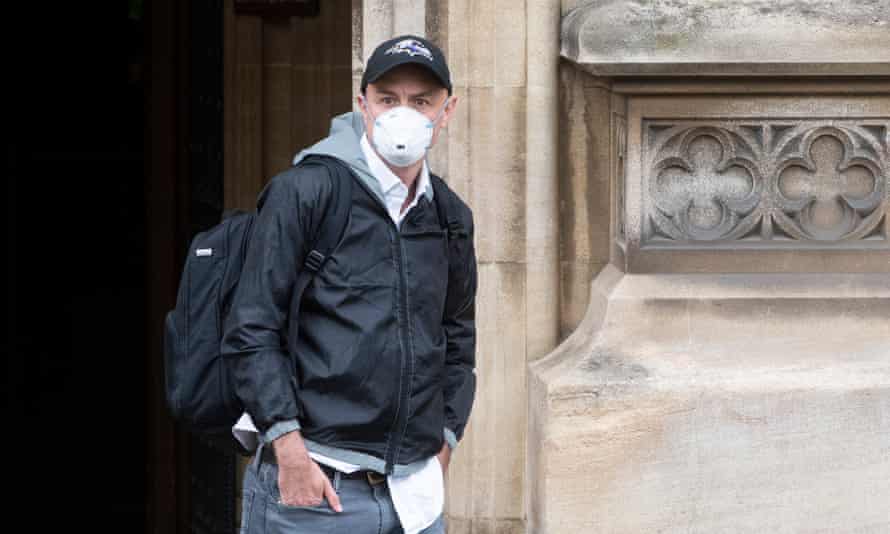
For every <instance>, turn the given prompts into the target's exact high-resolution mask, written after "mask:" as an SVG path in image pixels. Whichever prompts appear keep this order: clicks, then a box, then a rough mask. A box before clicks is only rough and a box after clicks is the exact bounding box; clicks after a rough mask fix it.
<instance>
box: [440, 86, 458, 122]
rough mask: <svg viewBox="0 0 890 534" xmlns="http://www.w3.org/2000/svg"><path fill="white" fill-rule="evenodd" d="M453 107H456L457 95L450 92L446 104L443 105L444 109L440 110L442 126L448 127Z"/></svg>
mask: <svg viewBox="0 0 890 534" xmlns="http://www.w3.org/2000/svg"><path fill="white" fill-rule="evenodd" d="M455 108H457V95H454V94H452V95H451V98H450V99H449V100H448V104H446V105H445V110H444V111H443V112H442V128H447V127H448V121H449V120H450V119H451V115H452V114H453V113H454V110H455Z"/></svg>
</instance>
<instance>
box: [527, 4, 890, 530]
mask: <svg viewBox="0 0 890 534" xmlns="http://www.w3.org/2000/svg"><path fill="white" fill-rule="evenodd" d="M563 7H564V9H565V12H564V18H563V25H562V55H563V57H564V58H566V59H567V63H566V64H565V65H564V66H563V68H562V74H561V80H562V84H563V85H562V95H564V96H563V100H562V102H561V108H562V110H563V113H562V117H563V120H566V121H567V123H566V124H567V128H568V130H569V132H570V134H569V135H570V137H569V138H568V139H563V140H561V151H562V154H563V155H564V157H565V158H566V160H565V162H564V163H563V166H564V168H565V169H566V173H564V176H563V178H562V183H564V184H577V185H575V186H573V187H574V189H573V190H574V191H577V192H581V191H593V190H596V189H598V188H599V189H600V190H606V189H608V191H609V195H608V198H609V202H608V206H609V215H608V218H607V220H608V222H607V223H600V224H596V223H592V224H591V222H592V220H591V219H585V218H590V217H592V215H591V214H592V213H594V212H597V213H599V211H597V210H595V209H593V208H592V206H594V205H595V204H594V203H595V202H598V201H599V202H600V203H601V204H600V206H606V203H604V202H603V198H602V197H592V198H589V199H588V200H587V202H586V203H585V202H582V201H580V200H578V199H577V196H576V197H570V196H566V194H565V193H567V192H568V189H566V188H563V189H562V190H561V202H562V205H566V204H565V203H566V202H569V203H570V204H569V205H571V206H572V207H573V208H572V209H573V211H572V213H573V216H571V217H569V218H568V219H567V220H568V221H569V222H571V223H573V224H574V225H575V226H568V225H567V226H565V227H564V228H563V229H561V230H564V231H566V232H569V233H570V235H576V234H577V233H578V230H577V227H578V226H583V225H584V224H588V226H589V227H590V228H595V229H598V230H600V231H602V230H603V226H602V225H603V224H605V225H606V226H607V227H608V228H609V230H608V232H606V233H603V234H602V235H601V236H600V237H599V238H598V239H597V238H595V237H594V235H595V233H596V232H597V230H593V229H591V230H588V234H587V239H586V240H585V239H583V238H582V239H578V240H577V241H576V243H577V244H589V246H590V250H597V249H596V248H595V247H596V245H597V244H599V245H602V244H603V243H604V242H605V241H608V243H609V244H608V248H609V251H610V258H609V262H608V264H606V266H605V267H604V268H603V269H602V270H601V271H599V272H598V273H597V274H596V276H595V277H594V278H593V283H592V285H591V286H590V287H589V289H590V291H589V293H588V294H587V295H586V298H584V297H580V296H576V297H575V298H574V301H573V302H574V304H571V305H569V306H568V308H569V309H572V310H575V311H574V312H573V314H572V315H573V316H577V315H575V314H577V313H578V310H582V309H583V310H584V311H583V313H582V314H581V316H583V318H582V319H581V322H580V324H579V325H578V327H577V328H576V329H575V330H574V331H573V332H572V333H571V334H570V335H569V337H568V338H567V339H566V340H565V341H564V342H562V343H561V344H560V345H559V347H557V348H556V350H554V351H553V352H552V353H551V354H549V355H548V356H547V357H545V358H543V359H540V360H537V361H535V362H533V363H532V364H531V367H530V374H529V379H530V381H529V405H530V413H529V429H528V432H529V435H530V448H529V451H530V457H529V466H530V474H529V482H530V493H531V499H530V503H531V506H530V508H529V516H528V527H529V531H530V532H573V531H574V532H612V533H625V532H626V533H637V532H684V533H686V532H703V533H704V532H751V533H755V532H756V533H759V532H870V533H871V532H875V533H877V532H884V531H887V530H888V529H890V508H888V507H887V506H886V505H885V504H884V503H886V502H890V484H888V480H890V477H888V475H890V454H888V451H890V449H888V445H890V441H888V439H887V436H888V435H890V411H888V406H890V358H888V356H890V322H888V320H887V317H888V316H890V315H888V312H890V293H888V290H890V241H888V238H890V226H888V210H890V193H888V187H890V160H888V155H890V148H888V147H890V122H888V119H887V117H888V116H890V79H888V78H887V74H888V70H887V67H888V65H890V32H887V31H880V29H881V28H884V26H885V25H886V21H887V16H888V11H887V6H886V4H885V3H880V2H862V3H857V4H856V5H852V4H842V3H839V2H770V3H763V2H757V1H747V2H733V3H729V2H715V1H705V0H702V1H689V2H657V3H648V2H633V1H620V0H616V1H613V2H593V1H588V2H584V1H568V0H567V1H564V2H563ZM804 11H805V13H804ZM865 12H868V13H869V16H867V17H864V18H863V13H865ZM779 30H782V31H779ZM839 33H843V34H844V36H843V39H841V40H843V41H844V42H855V46H854V47H852V48H851V47H846V48H843V50H841V49H840V48H835V46H834V45H835V43H837V42H840V41H841V40H837V39H834V37H833V36H837V35H839ZM758 50H760V51H762V52H763V53H756V52H757V51H758ZM849 74H859V75H860V76H859V77H857V78H851V77H849V76H848V75H849ZM607 139H608V141H607ZM601 183H608V184H610V185H609V187H608V188H607V187H605V186H600V185H599V184H601ZM585 188H586V189H585ZM564 235H565V234H564ZM574 250H581V249H580V247H579V246H578V245H576V246H575V247H574ZM600 250H601V249H600ZM581 278H582V276H581V275H579V276H578V277H577V283H578V285H579V286H580V285H581V284H582V282H581V280H580V279H581ZM566 280H567V279H564V282H565V281H566ZM566 287H567V286H564V290H565V288H566ZM564 294H565V293H564ZM569 302H570V301H566V302H565V303H564V306H566V305H567V304H569ZM563 320H564V321H565V320H566V316H565V315H564V316H563ZM571 323H574V321H571Z"/></svg>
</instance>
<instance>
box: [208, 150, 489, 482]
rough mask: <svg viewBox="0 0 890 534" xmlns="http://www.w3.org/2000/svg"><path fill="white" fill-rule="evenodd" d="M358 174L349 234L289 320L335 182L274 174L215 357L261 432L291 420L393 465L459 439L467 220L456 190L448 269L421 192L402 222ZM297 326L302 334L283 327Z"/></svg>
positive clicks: (469, 264) (467, 375) (311, 175)
mask: <svg viewBox="0 0 890 534" xmlns="http://www.w3.org/2000/svg"><path fill="white" fill-rule="evenodd" d="M353 178H354V180H355V182H354V184H355V186H354V187H353V188H352V190H353V193H352V194H353V203H352V206H351V212H350V216H349V219H348V222H347V225H346V228H345V230H344V235H343V238H342V240H341V241H340V243H339V245H338V246H337V248H336V249H335V250H334V251H333V252H332V253H331V254H330V256H329V257H328V260H327V261H326V262H325V263H324V265H323V267H322V269H321V270H320V271H319V272H318V273H317V274H316V275H315V277H314V279H313V280H312V282H311V283H310V284H309V286H308V287H307V288H306V291H305V293H304V296H303V300H302V302H301V305H300V307H299V310H300V311H299V315H298V316H297V317H289V310H290V307H291V302H290V300H291V294H292V292H293V288H294V282H295V280H296V277H297V272H298V270H299V269H300V267H301V266H302V265H303V262H304V259H305V256H306V254H307V253H308V252H309V250H310V249H309V248H308V244H307V236H312V235H317V232H318V228H319V223H320V220H321V217H322V214H323V213H324V210H325V207H326V206H327V203H328V202H329V201H330V199H331V197H332V194H331V191H332V188H331V178H330V176H329V175H328V173H327V170H326V169H325V168H324V167H321V166H306V167H294V168H291V169H289V170H288V171H286V172H284V173H282V174H279V175H277V176H275V177H274V178H272V180H271V182H270V183H269V184H268V186H267V188H266V190H265V198H264V199H263V204H262V206H261V207H260V209H259V211H258V217H257V219H256V221H255V223H254V229H253V234H252V236H251V240H250V243H249V250H248V255H247V258H246V260H245V263H244V266H243V272H242V274H241V278H240V281H239V285H238V287H237V289H236V292H235V295H234V297H233V302H232V306H231V311H230V312H229V314H228V316H227V318H226V322H225V326H224V339H223V353H224V355H225V356H226V358H228V359H229V362H230V364H231V368H232V370H233V374H234V377H235V391H236V394H237V396H238V397H239V399H240V400H241V402H242V403H243V404H244V406H245V409H246V411H247V412H248V413H249V414H250V415H251V417H252V418H253V421H254V424H255V425H256V426H257V428H258V429H259V430H260V431H261V432H265V431H266V430H268V429H269V428H270V427H271V426H272V425H274V424H275V423H277V422H281V421H288V420H293V419H296V420H298V421H299V425H300V429H301V433H302V435H303V437H304V438H305V439H306V441H307V444H310V443H311V444H314V445H318V447H319V448H320V449H321V450H322V451H324V452H328V453H329V452H330V451H344V450H345V451H353V452H355V453H358V456H357V457H356V458H359V457H364V458H368V457H370V458H374V459H377V460H379V461H381V462H382V466H383V467H384V469H382V471H384V472H386V473H390V472H393V471H394V467H397V466H399V465H402V466H404V465H407V464H411V463H413V462H417V461H419V460H421V459H425V458H429V457H430V456H433V455H435V454H436V453H437V452H438V451H439V450H440V449H441V447H442V444H443V439H444V438H443V429H448V430H450V431H451V432H453V434H454V436H455V437H456V438H457V439H458V440H459V439H460V438H461V436H462V435H463V430H464V427H465V425H466V423H467V419H468V417H469V414H470V409H471V406H472V403H473V397H474V393H475V388H476V380H475V373H474V367H475V345H476V332H475V294H476V286H477V272H476V257H475V251H474V247H473V234H474V227H473V217H472V212H471V210H470V208H469V207H468V206H467V205H466V204H465V203H464V202H463V201H460V199H459V198H458V202H457V205H458V206H459V208H460V209H459V213H457V216H458V218H459V219H460V220H461V222H462V224H463V227H464V229H466V233H465V235H464V236H462V238H459V239H457V240H451V243H452V244H451V246H453V247H455V249H454V250H456V251H457V253H458V254H459V255H460V261H458V262H456V270H455V271H454V272H452V273H450V276H449V272H448V270H449V262H448V257H447V250H446V243H447V241H446V236H445V233H444V232H443V230H442V228H441V227H440V225H439V221H438V217H437V215H436V210H435V206H434V205H433V204H432V203H431V202H430V200H429V199H428V198H427V197H426V196H425V195H421V192H420V191H418V192H417V193H416V194H417V195H421V198H419V200H418V203H417V205H415V206H414V207H413V208H412V209H411V211H410V212H409V213H408V214H407V215H406V216H405V218H404V219H403V221H402V223H401V228H398V227H397V226H396V224H395V223H394V222H393V220H392V219H391V218H390V216H389V214H388V213H387V211H386V208H385V206H384V204H383V203H382V201H381V200H380V198H379V197H378V196H377V195H375V194H374V192H373V191H372V190H371V188H370V187H369V185H368V183H367V180H362V179H360V178H359V176H358V175H356V176H354V177H353ZM455 197H457V196H456V195H455ZM295 327H296V329H297V332H298V335H297V336H293V335H287V332H288V331H291V332H293V331H294V329H295ZM292 366H293V367H292ZM310 450H312V447H310ZM356 458H349V457H347V458H342V457H341V459H346V460H355V459H356ZM356 463H363V464H367V462H356ZM396 471H397V470H396Z"/></svg>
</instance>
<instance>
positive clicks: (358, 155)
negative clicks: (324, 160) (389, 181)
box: [292, 111, 432, 206]
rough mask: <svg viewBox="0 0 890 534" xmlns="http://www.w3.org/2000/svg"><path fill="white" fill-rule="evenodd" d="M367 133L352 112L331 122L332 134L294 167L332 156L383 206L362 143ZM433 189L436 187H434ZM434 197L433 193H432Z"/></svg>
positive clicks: (303, 154)
mask: <svg viewBox="0 0 890 534" xmlns="http://www.w3.org/2000/svg"><path fill="white" fill-rule="evenodd" d="M364 133H365V122H364V117H362V114H361V113H360V112H358V111H350V112H347V113H343V114H342V115H337V116H336V117H334V118H333V119H331V131H330V133H329V134H328V136H327V137H325V138H324V139H322V140H321V141H319V142H317V143H315V144H314V145H312V146H310V147H309V148H306V149H304V150H301V151H300V152H298V153H297V155H296V156H294V159H293V162H292V163H293V164H294V165H297V164H298V163H300V162H301V161H303V160H304V159H305V158H306V157H308V156H310V155H313V154H315V155H322V156H330V157H334V158H337V159H339V160H340V161H342V162H344V163H346V164H347V165H349V166H350V167H351V168H352V170H353V171H354V172H355V174H356V176H358V177H359V179H360V180H361V181H362V182H364V183H365V185H367V186H368V188H369V189H371V191H374V193H375V194H376V195H377V197H378V198H379V199H380V201H381V202H383V205H384V206H385V205H386V201H385V199H384V196H383V188H381V187H380V182H379V181H378V180H377V178H375V177H374V175H373V174H371V170H370V168H369V167H368V162H367V161H366V160H365V153H364V152H363V151H362V146H361V144H360V142H361V138H362V135H363V134H364ZM430 189H432V188H430ZM429 193H430V195H431V194H432V191H429Z"/></svg>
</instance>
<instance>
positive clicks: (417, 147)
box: [365, 97, 451, 167]
mask: <svg viewBox="0 0 890 534" xmlns="http://www.w3.org/2000/svg"><path fill="white" fill-rule="evenodd" d="M450 99H451V97H448V98H446V99H445V104H444V105H443V106H442V109H441V110H439V113H437V114H436V118H435V119H433V120H430V119H428V118H427V116H426V115H424V114H423V113H421V112H419V111H417V110H415V109H414V108H410V107H408V106H397V107H394V108H392V109H390V110H387V111H385V112H383V113H381V114H380V115H378V116H377V117H374V115H372V114H371V110H370V109H369V108H368V104H367V102H365V110H366V111H367V112H368V114H369V115H371V118H373V119H374V133H373V139H371V143H372V144H373V145H374V148H376V149H377V152H378V153H379V154H380V155H381V156H382V157H383V159H385V160H386V161H388V162H389V163H390V164H392V165H393V166H395V167H408V166H409V165H412V164H414V163H417V162H418V161H420V159H421V158H423V157H424V156H425V155H426V151H427V150H428V149H429V148H430V145H431V144H432V142H433V129H434V128H435V126H436V122H437V121H438V120H439V117H441V116H442V113H443V112H444V111H445V107H446V106H447V105H448V101H449V100H450Z"/></svg>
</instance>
